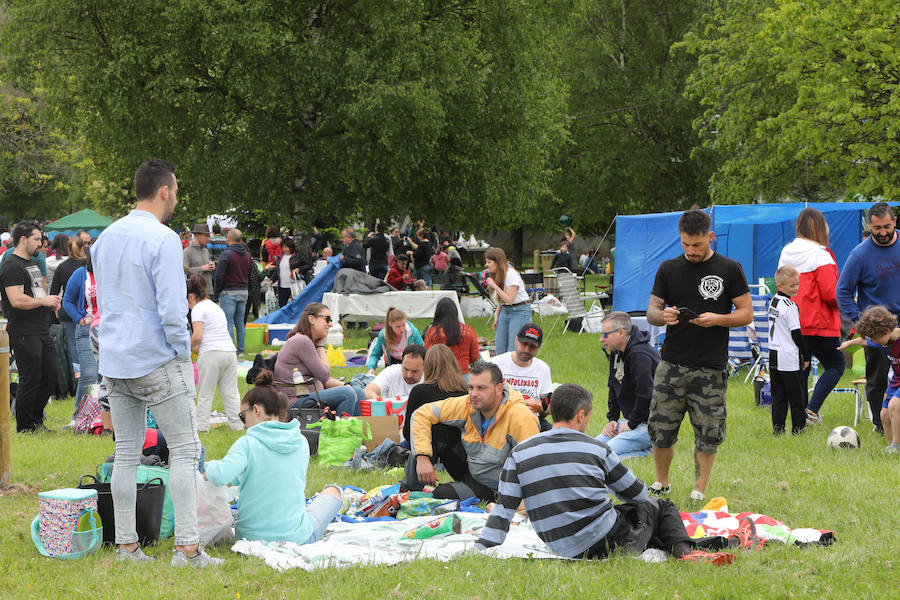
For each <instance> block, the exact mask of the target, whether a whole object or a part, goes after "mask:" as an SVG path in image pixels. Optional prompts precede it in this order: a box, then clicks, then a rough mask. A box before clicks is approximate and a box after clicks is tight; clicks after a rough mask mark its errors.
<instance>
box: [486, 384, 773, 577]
mask: <svg viewBox="0 0 900 600" xmlns="http://www.w3.org/2000/svg"><path fill="white" fill-rule="evenodd" d="M592 402H593V397H592V395H591V393H590V392H589V391H587V390H586V389H584V388H583V387H581V386H580V385H576V384H574V383H567V384H564V385H561V386H559V387H558V388H557V389H556V391H554V392H553V397H552V398H551V400H550V412H551V415H552V416H553V429H551V430H550V431H545V432H542V433H541V434H539V435H536V436H534V437H532V438H530V439H528V440H526V441H523V442H521V443H519V444H518V445H517V446H516V447H515V448H513V450H512V453H511V454H510V456H509V458H508V459H507V460H506V463H505V464H504V466H503V473H502V474H501V475H500V489H499V492H498V493H499V499H498V501H497V503H496V504H495V505H494V507H493V509H492V510H491V514H490V516H489V517H488V520H487V523H486V524H485V526H484V528H483V529H482V530H481V536H480V537H479V539H478V542H477V543H476V546H475V547H476V548H477V549H479V550H485V549H486V548H489V547H491V546H497V545H500V544H502V543H503V540H504V539H506V534H507V533H508V531H509V523H510V521H511V520H512V518H513V516H514V515H515V513H516V509H517V507H518V506H519V503H520V502H523V501H524V505H525V511H526V513H527V514H528V518H529V519H531V524H532V525H533V527H534V530H535V532H536V533H537V534H538V536H540V538H541V539H542V540H544V542H546V543H547V546H549V548H550V550H552V551H553V552H555V553H556V554H559V555H560V556H565V557H568V558H604V557H606V556H607V555H608V554H609V552H610V551H612V550H614V549H615V548H622V549H623V550H625V551H627V552H633V553H636V554H640V553H641V552H643V551H644V550H646V549H647V548H648V547H654V548H659V549H661V550H664V551H666V552H668V553H670V554H672V555H673V556H675V557H676V558H679V559H681V558H683V559H685V560H695V561H708V562H713V563H714V564H726V563H729V562H732V561H733V559H734V557H733V555H730V554H728V553H725V552H722V553H718V554H715V553H714V554H710V553H707V552H704V551H701V550H696V549H697V548H705V549H712V550H721V549H724V548H727V547H729V546H737V545H745V547H749V546H750V543H751V542H752V541H753V540H754V539H755V530H754V529H753V527H754V526H753V523H752V522H751V521H750V520H749V519H747V520H746V521H745V522H743V523H742V529H741V531H742V534H741V535H742V537H740V536H739V537H736V538H735V539H734V540H731V539H728V538H723V537H713V538H698V539H691V538H690V537H689V536H688V534H687V532H686V531H685V529H684V524H683V523H682V521H681V516H680V514H679V512H678V510H677V509H676V508H675V506H674V505H673V504H672V503H671V502H670V501H669V500H657V499H655V498H651V497H649V496H648V495H647V486H645V485H644V482H643V481H641V480H640V479H638V478H637V477H636V476H635V474H634V473H633V472H632V471H631V469H629V468H628V467H626V466H625V465H624V464H623V463H622V462H620V461H619V457H618V456H616V453H615V452H613V451H612V450H610V449H609V446H607V445H606V444H605V443H603V442H600V441H597V440H596V439H594V438H592V437H590V436H588V435H585V433H584V431H585V429H587V425H588V422H589V421H590V418H591V410H592V406H593V405H592ZM608 490H612V491H613V492H615V494H616V496H618V497H619V498H620V499H621V500H622V501H623V502H624V504H619V505H616V506H613V504H612V502H611V501H610V498H609V495H608Z"/></svg>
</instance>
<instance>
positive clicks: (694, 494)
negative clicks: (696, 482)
mask: <svg viewBox="0 0 900 600" xmlns="http://www.w3.org/2000/svg"><path fill="white" fill-rule="evenodd" d="M691 500H692V501H694V502H703V501H704V500H706V496H704V495H703V492H701V491H700V490H691Z"/></svg>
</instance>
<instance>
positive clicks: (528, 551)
mask: <svg viewBox="0 0 900 600" xmlns="http://www.w3.org/2000/svg"><path fill="white" fill-rule="evenodd" d="M455 514H457V515H458V516H459V518H460V519H461V521H462V527H461V533H459V534H450V535H444V536H440V537H433V538H429V539H425V540H410V539H407V538H405V537H404V535H403V534H405V533H406V532H407V531H409V530H410V529H414V528H416V527H418V526H420V525H424V524H425V523H427V522H429V521H431V520H433V519H435V518H436V517H434V516H425V517H413V518H410V519H403V520H402V521H371V522H366V523H331V524H330V525H329V526H328V529H327V531H326V532H325V536H324V537H323V538H322V539H321V540H319V541H318V542H316V543H315V544H305V545H302V546H300V545H298V544H295V543H293V542H259V541H255V542H251V541H248V540H240V541H238V542H236V543H235V544H234V545H233V546H232V547H231V550H232V551H234V552H239V553H241V554H247V555H250V556H257V557H259V558H262V559H263V560H265V561H266V564H267V565H269V566H270V567H272V568H273V569H276V570H278V571H285V570H287V569H295V568H300V569H304V570H306V571H312V570H313V569H317V568H322V567H347V566H353V565H394V564H397V563H401V562H410V561H413V560H416V559H420V558H431V559H435V560H439V561H442V562H447V561H450V560H452V559H453V558H455V557H457V556H460V555H462V554H464V553H466V552H475V551H476V550H475V548H474V546H475V542H476V541H477V540H478V534H479V532H480V531H481V528H482V527H484V524H485V522H486V521H487V517H488V515H487V514H486V513H467V512H457V513H455ZM516 520H517V521H518V522H517V523H515V524H513V525H512V526H511V527H510V528H509V535H508V536H507V537H506V541H505V542H504V543H503V544H502V545H500V546H495V547H494V548H490V549H488V550H487V551H485V553H484V554H486V555H488V556H493V557H496V558H557V559H562V558H563V557H561V556H558V555H556V554H553V553H551V552H550V550H549V549H548V548H547V545H546V544H544V542H543V541H541V539H540V538H539V537H538V535H537V534H536V533H535V532H534V529H532V528H531V525H530V523H529V522H528V520H527V519H525V520H522V519H521V517H517V518H516Z"/></svg>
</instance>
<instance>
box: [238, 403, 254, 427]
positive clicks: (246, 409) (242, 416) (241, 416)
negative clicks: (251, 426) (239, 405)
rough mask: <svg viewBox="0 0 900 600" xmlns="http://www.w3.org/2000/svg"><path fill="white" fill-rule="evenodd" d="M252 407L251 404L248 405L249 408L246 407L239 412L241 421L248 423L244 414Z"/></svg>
mask: <svg viewBox="0 0 900 600" xmlns="http://www.w3.org/2000/svg"><path fill="white" fill-rule="evenodd" d="M251 408H252V407H251V406H248V407H247V408H245V409H244V410H242V411H240V412H239V413H238V419H240V420H241V423H244V424H246V423H247V417H246V416H245V415H244V413H245V412H247V411H249V410H250V409H251Z"/></svg>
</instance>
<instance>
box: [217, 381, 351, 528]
mask: <svg viewBox="0 0 900 600" xmlns="http://www.w3.org/2000/svg"><path fill="white" fill-rule="evenodd" d="M272 381H273V376H272V372H271V371H267V370H263V371H262V372H260V374H259V375H258V376H257V377H256V381H255V385H254V387H253V389H251V390H250V391H249V392H247V394H246V395H245V396H244V398H243V400H241V411H240V412H239V413H238V415H239V418H240V420H241V421H242V422H243V423H244V428H245V429H246V430H247V434H246V435H245V436H243V437H242V438H240V439H238V440H237V441H236V442H235V443H234V444H232V446H231V448H230V449H229V450H228V454H226V455H225V458H223V459H222V460H211V461H209V462H207V463H206V473H205V474H204V476H205V477H206V479H207V480H209V481H211V482H212V483H213V484H215V485H219V486H222V485H226V484H231V485H237V486H239V487H240V502H239V503H238V515H237V521H235V524H234V534H235V538H237V539H246V540H261V541H265V542H275V541H288V542H294V543H295V544H312V543H313V542H316V541H318V540H319V539H320V538H321V537H322V534H323V533H325V528H326V527H328V524H329V523H330V522H331V521H332V520H333V519H334V516H335V515H336V514H337V513H338V511H339V510H340V508H341V500H342V499H341V490H340V489H338V488H337V486H334V485H328V486H325V489H324V490H322V493H320V494H318V495H317V496H316V498H315V499H314V500H313V501H312V502H310V504H309V506H307V505H306V470H307V468H308V467H309V444H308V443H307V442H306V438H304V437H303V436H302V435H300V424H299V423H298V422H297V421H296V420H291V421H289V422H284V418H285V417H286V416H287V415H286V413H287V399H286V398H285V396H284V394H281V393H279V392H278V390H277V389H275V386H274V385H272Z"/></svg>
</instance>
